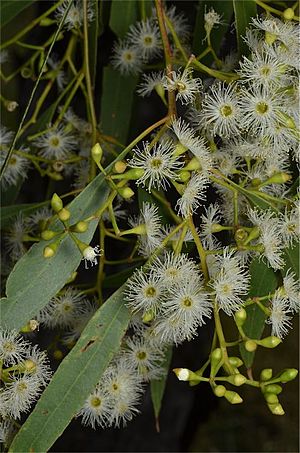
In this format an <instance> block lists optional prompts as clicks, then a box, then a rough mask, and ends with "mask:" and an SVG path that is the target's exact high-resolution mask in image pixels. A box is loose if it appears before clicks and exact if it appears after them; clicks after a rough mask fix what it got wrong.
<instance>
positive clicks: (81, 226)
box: [71, 220, 89, 233]
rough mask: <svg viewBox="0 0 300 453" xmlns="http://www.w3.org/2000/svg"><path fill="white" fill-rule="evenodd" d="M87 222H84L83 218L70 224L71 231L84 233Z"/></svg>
mask: <svg viewBox="0 0 300 453" xmlns="http://www.w3.org/2000/svg"><path fill="white" fill-rule="evenodd" d="M88 226H89V225H88V223H87V222H85V221H84V220H81V221H80V222H77V223H76V224H75V225H73V226H72V228H71V229H72V231H74V232H75V233H85V232H86V230H87V229H88Z"/></svg>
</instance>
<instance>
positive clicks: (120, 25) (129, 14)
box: [109, 0, 138, 38]
mask: <svg viewBox="0 0 300 453" xmlns="http://www.w3.org/2000/svg"><path fill="white" fill-rule="evenodd" d="M137 17H138V11H137V2H136V1H135V0H131V1H125V2H119V1H118V0H113V1H112V5H111V10H110V21H109V26H110V28H111V29H112V31H113V32H115V34H116V35H117V36H118V37H119V38H124V36H125V34H126V33H127V32H128V29H129V26H130V25H132V24H133V23H134V22H135V21H136V20H137Z"/></svg>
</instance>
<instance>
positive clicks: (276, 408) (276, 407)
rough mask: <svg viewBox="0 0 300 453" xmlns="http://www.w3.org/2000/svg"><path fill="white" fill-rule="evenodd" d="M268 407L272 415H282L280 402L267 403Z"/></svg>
mask: <svg viewBox="0 0 300 453" xmlns="http://www.w3.org/2000/svg"><path fill="white" fill-rule="evenodd" d="M268 408H269V409H270V411H271V412H272V414H273V415H284V414H285V412H284V410H283V407H282V406H281V404H280V403H275V404H268Z"/></svg>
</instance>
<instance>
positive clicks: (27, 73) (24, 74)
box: [21, 66, 32, 79]
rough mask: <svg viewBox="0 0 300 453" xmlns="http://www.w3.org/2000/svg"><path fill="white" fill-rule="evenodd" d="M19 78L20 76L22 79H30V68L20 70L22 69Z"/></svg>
mask: <svg viewBox="0 0 300 453" xmlns="http://www.w3.org/2000/svg"><path fill="white" fill-rule="evenodd" d="M21 76H22V77H23V78H24V79H29V78H30V77H32V70H31V68H28V66H25V68H22V69H21Z"/></svg>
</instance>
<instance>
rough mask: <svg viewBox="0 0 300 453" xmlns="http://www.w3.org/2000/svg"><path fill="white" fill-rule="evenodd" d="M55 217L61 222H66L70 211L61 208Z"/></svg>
mask: <svg viewBox="0 0 300 453" xmlns="http://www.w3.org/2000/svg"><path fill="white" fill-rule="evenodd" d="M57 215H58V218H59V219H60V220H61V221H62V222H66V221H67V220H69V218H70V217H71V213H70V211H69V210H68V209H66V208H62V209H61V210H60V211H59V212H58V214H57Z"/></svg>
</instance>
